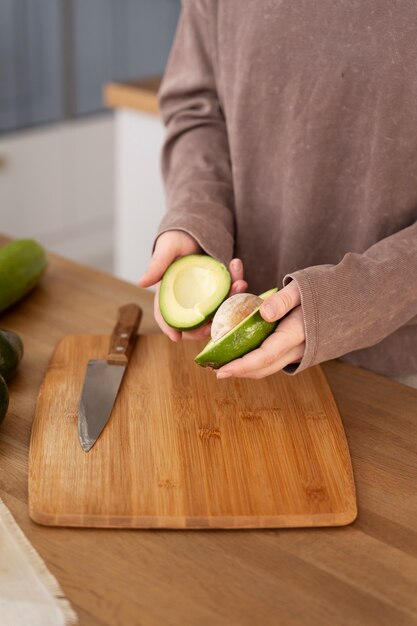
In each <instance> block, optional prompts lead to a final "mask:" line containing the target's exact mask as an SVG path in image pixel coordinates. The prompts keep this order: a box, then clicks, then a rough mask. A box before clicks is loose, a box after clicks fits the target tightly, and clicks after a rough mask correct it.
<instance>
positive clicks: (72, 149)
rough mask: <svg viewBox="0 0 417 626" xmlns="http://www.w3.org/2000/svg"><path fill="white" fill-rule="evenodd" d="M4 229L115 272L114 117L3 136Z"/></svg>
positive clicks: (0, 201) (0, 212)
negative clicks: (113, 269)
mask: <svg viewBox="0 0 417 626" xmlns="http://www.w3.org/2000/svg"><path fill="white" fill-rule="evenodd" d="M0 158H2V161H3V163H4V164H3V166H2V167H1V168H0V231H1V232H4V233H6V234H10V235H12V236H14V237H33V238H36V239H37V240H38V241H40V242H41V243H43V244H44V245H45V246H47V247H48V248H49V249H50V250H53V251H55V252H58V253H60V254H63V255H64V256H68V257H70V258H72V259H74V260H77V261H80V262H83V263H87V264H91V265H95V266H96V267H99V268H101V269H107V270H112V268H113V232H114V169H115V165H114V117H113V116H112V115H101V116H95V117H88V118H85V119H81V120H77V121H74V122H67V123H64V124H59V125H56V126H48V127H45V128H39V129H36V130H31V131H27V132H20V133H15V134H10V135H5V136H3V137H2V138H1V139H0Z"/></svg>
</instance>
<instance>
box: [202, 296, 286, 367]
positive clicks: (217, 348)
mask: <svg viewBox="0 0 417 626" xmlns="http://www.w3.org/2000/svg"><path fill="white" fill-rule="evenodd" d="M277 291H278V289H277V288H275V289H270V290H269V291H266V292H265V293H262V294H261V295H260V296H259V297H260V298H262V299H263V300H265V299H266V298H269V296H271V295H272V294H273V293H276V292H277ZM259 308H260V307H258V308H257V309H255V311H253V312H252V313H251V314H250V315H248V316H247V317H245V319H244V320H242V321H241V322H240V324H238V325H237V326H235V327H234V328H232V329H231V330H229V332H228V333H227V334H226V335H224V336H223V337H221V339H219V340H218V341H209V342H208V344H207V345H206V346H205V348H204V349H203V350H202V351H201V352H200V354H197V356H196V357H195V359H194V360H195V362H196V363H197V365H201V366H202V367H212V368H213V369H218V368H219V367H222V366H223V365H226V363H229V362H230V361H233V360H234V359H238V358H239V357H241V356H243V355H244V354H247V353H248V352H251V351H252V350H255V348H259V346H260V345H261V343H262V342H263V341H265V339H266V338H267V337H268V335H270V334H271V333H273V332H274V330H275V328H276V327H277V325H278V322H266V321H265V320H264V319H263V317H262V316H261V314H260V313H259Z"/></svg>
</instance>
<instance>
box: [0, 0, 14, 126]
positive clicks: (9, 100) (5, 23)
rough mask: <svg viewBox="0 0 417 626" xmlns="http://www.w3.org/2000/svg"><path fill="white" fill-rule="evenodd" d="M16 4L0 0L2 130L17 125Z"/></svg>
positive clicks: (0, 116)
mask: <svg viewBox="0 0 417 626" xmlns="http://www.w3.org/2000/svg"><path fill="white" fill-rule="evenodd" d="M14 4H15V0H0V130H9V129H12V128H15V127H16V83H15V71H14V43H13V41H14V37H13V25H14V20H13V17H14Z"/></svg>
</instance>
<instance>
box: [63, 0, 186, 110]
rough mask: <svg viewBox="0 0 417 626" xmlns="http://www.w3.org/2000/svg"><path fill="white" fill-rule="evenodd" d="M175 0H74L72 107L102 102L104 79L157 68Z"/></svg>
mask: <svg viewBox="0 0 417 626" xmlns="http://www.w3.org/2000/svg"><path fill="white" fill-rule="evenodd" d="M179 10H180V0H75V55H76V56H75V74H76V112H77V113H88V112H92V111H97V110H99V109H101V108H102V107H103V101H102V90H103V86H104V84H105V83H106V82H108V81H109V80H124V79H131V78H141V77H144V76H150V75H153V74H160V73H162V72H163V70H164V67H165V64H166V61H167V58H168V54H169V51H170V48H171V44H172V40H173V37H174V33H175V28H176V25H177V21H178V15H179Z"/></svg>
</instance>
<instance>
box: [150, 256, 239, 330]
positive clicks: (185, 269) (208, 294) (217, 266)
mask: <svg viewBox="0 0 417 626" xmlns="http://www.w3.org/2000/svg"><path fill="white" fill-rule="evenodd" d="M231 282H232V281H231V277H230V274H229V272H228V270H227V268H226V266H225V265H223V263H221V262H220V261H217V260H216V259H213V257H210V256H207V255H203V254H190V255H188V256H184V257H182V258H180V259H177V260H176V261H174V263H172V264H171V265H170V266H169V267H168V269H167V270H166V272H165V274H164V276H163V278H162V282H161V288H160V291H159V308H160V310H161V314H162V317H163V318H164V320H165V321H166V323H167V324H169V326H171V327H172V328H176V329H177V330H191V329H192V328H198V326H201V325H202V324H204V323H205V322H206V321H208V320H209V319H210V318H211V317H212V315H213V313H215V311H216V310H217V309H218V307H219V306H220V305H221V303H222V302H223V300H224V299H225V298H226V296H227V294H228V293H229V290H230V285H231Z"/></svg>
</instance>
